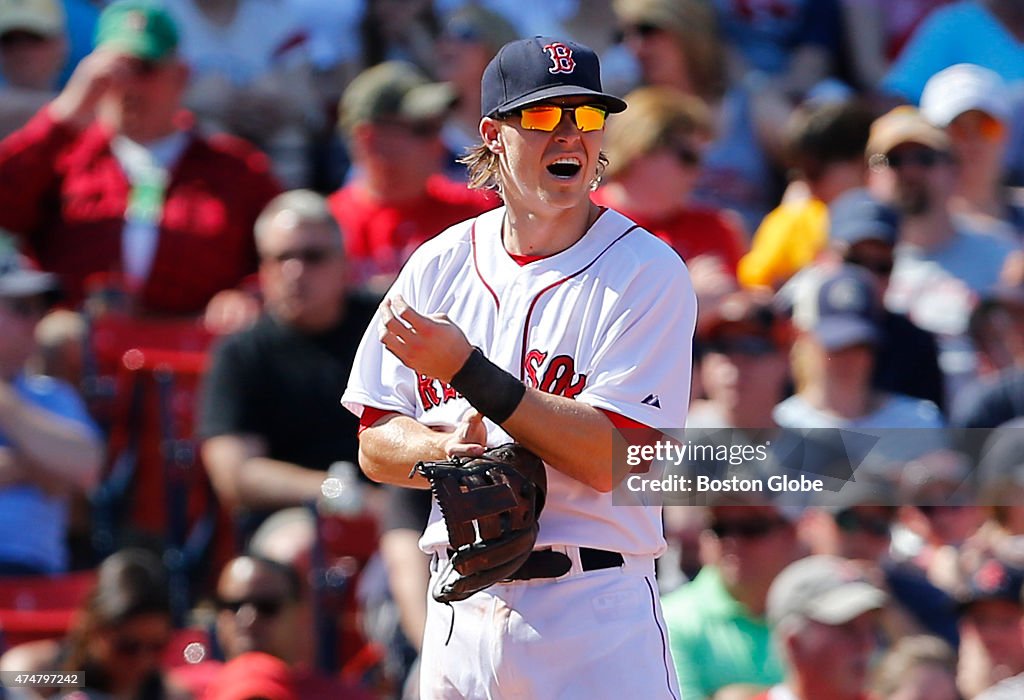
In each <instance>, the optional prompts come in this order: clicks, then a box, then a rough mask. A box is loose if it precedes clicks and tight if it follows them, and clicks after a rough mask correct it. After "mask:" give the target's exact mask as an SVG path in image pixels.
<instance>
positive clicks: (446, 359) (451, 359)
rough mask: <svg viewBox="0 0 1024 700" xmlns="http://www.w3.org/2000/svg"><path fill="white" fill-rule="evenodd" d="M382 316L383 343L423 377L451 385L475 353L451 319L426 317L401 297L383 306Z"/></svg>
mask: <svg viewBox="0 0 1024 700" xmlns="http://www.w3.org/2000/svg"><path fill="white" fill-rule="evenodd" d="M380 312H381V316H380V329H379V333H380V342H382V343H383V344H384V347H386V348H387V349H388V350H390V351H391V352H392V353H394V355H395V357H397V358H398V359H399V360H401V361H402V364H404V365H405V366H406V367H408V368H410V369H412V370H415V371H417V372H419V373H420V374H425V375H427V376H428V377H433V378H434V379H440V380H441V381H442V382H446V383H447V382H451V380H452V377H453V376H455V374H456V372H458V371H459V370H460V369H462V366H463V365H464V364H466V360H467V359H469V356H470V354H471V353H472V352H473V346H472V345H470V344H469V341H468V340H467V339H466V336H465V334H463V332H462V331H461V330H460V329H459V327H458V326H456V325H455V324H454V323H452V322H451V321H450V320H449V319H448V317H447V316H445V315H444V314H430V315H429V316H424V315H423V314H421V313H419V312H417V311H416V310H415V309H413V308H412V307H411V306H409V304H408V303H407V302H406V301H405V299H403V298H402V296H401V295H396V296H394V297H391V298H388V299H385V300H384V301H383V302H381V305H380Z"/></svg>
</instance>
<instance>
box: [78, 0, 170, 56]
mask: <svg viewBox="0 0 1024 700" xmlns="http://www.w3.org/2000/svg"><path fill="white" fill-rule="evenodd" d="M95 43H96V48H100V47H103V48H107V47H109V48H113V49H117V50H118V51H123V52H124V53H126V54H129V55H131V56H135V57H136V58H142V59H145V60H147V61H159V60H162V59H164V58H166V57H167V56H169V55H171V54H173V53H174V50H175V49H176V48H177V47H178V28H177V27H176V26H175V24H174V20H173V19H171V16H170V15H169V14H167V11H166V10H164V9H163V8H162V7H160V6H159V5H157V4H155V3H153V2H147V1H146V0H120V1H119V2H115V3H113V4H111V5H108V6H107V8H106V9H105V10H103V13H102V14H101V15H100V19H99V22H98V23H97V25H96V41H95Z"/></svg>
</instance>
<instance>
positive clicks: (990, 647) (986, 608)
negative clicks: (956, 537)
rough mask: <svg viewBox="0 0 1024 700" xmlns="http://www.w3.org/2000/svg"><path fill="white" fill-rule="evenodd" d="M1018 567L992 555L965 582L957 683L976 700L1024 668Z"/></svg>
mask: <svg viewBox="0 0 1024 700" xmlns="http://www.w3.org/2000/svg"><path fill="white" fill-rule="evenodd" d="M1022 582H1024V576H1022V573H1021V571H1020V570H1018V569H1014V568H1012V567H1009V566H1007V565H1006V564H1005V563H1003V562H1001V561H999V560H998V559H990V560H988V561H986V562H984V563H982V564H981V565H980V566H978V567H977V568H976V569H975V570H974V571H973V572H971V575H970V577H969V579H968V580H967V584H966V591H965V594H964V598H963V601H962V604H961V613H960V650H959V654H960V662H959V666H958V669H957V685H958V686H959V688H960V693H961V694H962V695H963V696H964V697H965V698H975V697H977V696H978V695H979V694H981V692H982V691H984V690H986V689H988V688H990V687H992V686H993V685H995V684H996V683H998V682H1000V681H1003V680H1005V679H1007V678H1010V677H1012V676H1016V675H1017V674H1020V673H1022V672H1024V640H1022V637H1021V629H1022V625H1024V604H1022V602H1021V583H1022Z"/></svg>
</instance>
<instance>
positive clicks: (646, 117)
mask: <svg viewBox="0 0 1024 700" xmlns="http://www.w3.org/2000/svg"><path fill="white" fill-rule="evenodd" d="M625 99H626V102H627V103H629V109H627V110H626V111H625V112H623V113H622V114H617V115H615V117H614V118H613V119H612V120H611V121H609V122H608V135H607V140H606V142H605V146H606V148H607V150H608V160H609V161H610V164H609V166H608V170H607V171H606V173H605V175H606V176H607V177H608V178H609V179H614V178H615V177H616V176H617V175H618V174H619V173H621V172H623V171H625V170H626V169H627V168H629V166H630V165H632V164H633V163H634V162H636V161H637V160H640V159H641V158H644V157H646V156H648V155H650V154H651V153H654V152H655V151H657V150H659V149H661V148H665V147H668V146H671V145H673V144H674V143H678V142H679V141H680V140H682V139H687V138H690V137H693V136H695V137H697V138H698V139H701V140H705V141H709V140H711V138H713V136H714V123H713V121H712V119H711V111H710V110H709V109H708V106H707V104H706V103H705V102H704V100H702V99H700V98H699V97H694V96H693V95H686V94H684V93H683V92H681V91H679V90H676V89H675V88H669V87H644V88H640V89H638V90H634V91H633V92H631V93H629V94H628V95H626V98H625Z"/></svg>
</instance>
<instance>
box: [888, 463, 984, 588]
mask: <svg viewBox="0 0 1024 700" xmlns="http://www.w3.org/2000/svg"><path fill="white" fill-rule="evenodd" d="M970 475H971V468H970V461H969V460H968V458H967V456H966V455H964V454H962V453H960V452H956V451H953V450H948V449H945V450H943V449H938V450H934V451H932V452H929V453H927V454H923V455H921V456H919V457H917V458H916V459H914V460H912V461H909V462H907V463H906V464H904V465H903V468H902V469H901V470H900V473H899V478H898V483H897V489H898V494H899V500H900V502H901V503H902V504H904V505H903V507H902V508H901V509H900V516H899V537H898V540H899V544H898V547H894V549H896V550H897V551H896V552H895V556H896V557H898V558H900V559H902V560H905V561H908V562H909V563H911V564H913V565H914V566H916V567H917V568H918V569H920V570H921V571H923V572H924V573H925V574H926V575H927V576H928V580H929V581H931V582H932V583H933V584H935V585H936V586H938V587H939V588H941V589H943V590H945V591H946V592H948V593H950V594H953V595H956V594H957V593H959V592H960V588H961V586H962V584H963V580H964V571H965V564H969V563H970V562H969V561H967V560H966V559H965V557H964V551H965V549H966V548H967V546H968V543H970V541H971V540H972V539H973V538H975V537H976V535H977V533H978V531H979V528H980V527H981V526H982V524H983V523H984V520H985V515H986V513H985V510H984V509H983V508H981V507H980V504H979V503H978V502H977V500H976V495H975V493H973V490H972V488H971V486H972V485H971V483H970V479H969V477H970Z"/></svg>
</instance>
